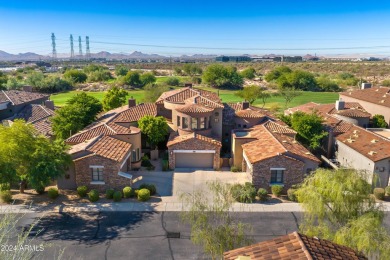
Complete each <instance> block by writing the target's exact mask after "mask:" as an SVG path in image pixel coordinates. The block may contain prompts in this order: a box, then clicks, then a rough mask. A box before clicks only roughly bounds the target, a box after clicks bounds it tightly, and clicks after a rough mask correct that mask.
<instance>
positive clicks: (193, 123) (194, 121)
mask: <svg viewBox="0 0 390 260" xmlns="http://www.w3.org/2000/svg"><path fill="white" fill-rule="evenodd" d="M191 129H198V119H197V118H191Z"/></svg>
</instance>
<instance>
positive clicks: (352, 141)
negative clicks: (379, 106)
mask: <svg viewBox="0 0 390 260" xmlns="http://www.w3.org/2000/svg"><path fill="white" fill-rule="evenodd" d="M336 139H337V140H338V141H339V142H342V143H343V144H345V145H347V146H348V147H350V148H352V149H353V150H355V151H356V152H358V153H360V154H361V155H363V156H365V157H366V158H368V159H370V160H371V161H373V162H376V161H380V160H383V159H387V158H390V140H388V139H386V138H383V137H382V136H380V135H377V134H375V133H373V132H371V131H368V130H366V129H364V128H361V127H358V126H356V125H353V126H352V127H350V128H349V130H348V131H346V132H345V133H343V134H341V135H339V136H337V137H336Z"/></svg>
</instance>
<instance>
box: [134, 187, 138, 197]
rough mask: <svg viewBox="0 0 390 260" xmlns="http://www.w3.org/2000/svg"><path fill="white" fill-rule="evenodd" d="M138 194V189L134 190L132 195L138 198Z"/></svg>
mask: <svg viewBox="0 0 390 260" xmlns="http://www.w3.org/2000/svg"><path fill="white" fill-rule="evenodd" d="M138 192H139V190H138V189H137V190H134V195H135V196H136V197H138Z"/></svg>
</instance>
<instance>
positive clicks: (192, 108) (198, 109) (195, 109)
mask: <svg viewBox="0 0 390 260" xmlns="http://www.w3.org/2000/svg"><path fill="white" fill-rule="evenodd" d="M176 110H177V111H179V112H181V113H185V114H186V113H190V114H192V113H209V112H211V111H213V109H212V108H208V107H204V106H202V105H199V104H186V105H184V106H182V107H177V108H176Z"/></svg>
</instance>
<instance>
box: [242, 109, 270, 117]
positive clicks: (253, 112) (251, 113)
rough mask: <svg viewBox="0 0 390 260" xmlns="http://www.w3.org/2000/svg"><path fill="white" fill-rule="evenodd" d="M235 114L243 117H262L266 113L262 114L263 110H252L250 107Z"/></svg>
mask: <svg viewBox="0 0 390 260" xmlns="http://www.w3.org/2000/svg"><path fill="white" fill-rule="evenodd" d="M235 116H236V117H241V118H262V117H265V115H264V114H262V113H261V112H259V111H256V110H252V109H250V108H248V109H243V110H239V111H236V112H235Z"/></svg>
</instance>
